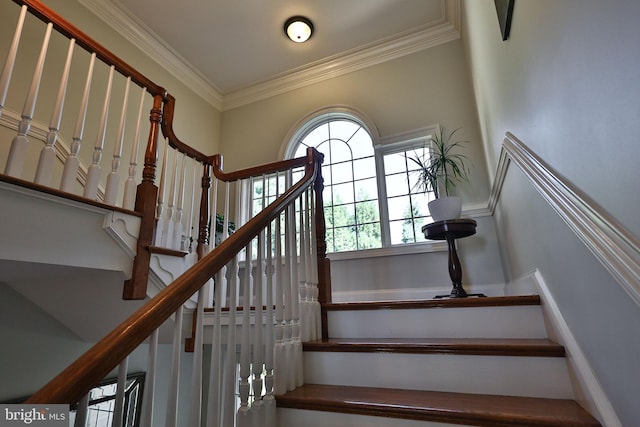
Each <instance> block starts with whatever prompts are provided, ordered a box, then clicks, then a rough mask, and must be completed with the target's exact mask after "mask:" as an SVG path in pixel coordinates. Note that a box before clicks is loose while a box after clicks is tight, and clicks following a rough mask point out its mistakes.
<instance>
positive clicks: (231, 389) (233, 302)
mask: <svg viewBox="0 0 640 427" xmlns="http://www.w3.org/2000/svg"><path fill="white" fill-rule="evenodd" d="M239 196H240V193H239V191H238V192H237V194H236V201H237V203H236V205H239V204H240V197H239ZM239 208H240V206H236V212H237V213H239V212H240V209H239ZM228 213H229V212H228V203H227V206H225V218H224V219H225V220H224V230H223V235H224V236H225V237H226V234H227V231H226V229H227V226H228V223H229V220H228V218H229V215H228ZM236 224H239V222H238V221H237V220H236ZM229 279H230V280H229V326H228V328H227V360H226V364H225V369H224V375H225V381H224V391H223V399H224V403H223V414H222V421H223V422H222V425H223V426H231V425H233V422H234V421H233V420H234V418H235V412H236V411H235V392H236V363H237V355H236V327H235V326H236V324H237V322H236V311H237V310H236V307H237V304H238V255H236V256H235V257H234V258H233V261H231V269H230V274H229Z"/></svg>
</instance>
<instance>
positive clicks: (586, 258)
mask: <svg viewBox="0 0 640 427" xmlns="http://www.w3.org/2000/svg"><path fill="white" fill-rule="evenodd" d="M639 16H640V3H638V2H636V1H621V0H619V1H614V2H600V1H593V0H565V1H562V2H556V1H546V0H540V1H529V2H527V1H516V3H515V9H514V16H513V23H512V29H511V37H510V39H509V40H508V41H506V42H502V41H501V37H500V34H499V27H498V22H497V18H496V13H495V8H494V4H493V2H492V1H490V0H480V1H479V0H472V1H466V2H464V8H463V22H464V25H463V32H464V36H463V37H464V41H465V45H466V46H467V48H468V57H469V64H470V66H471V72H472V76H473V85H474V91H475V95H476V100H477V105H478V114H479V122H480V124H481V128H482V130H481V132H482V135H483V140H484V143H485V147H486V155H487V159H488V163H489V170H490V171H492V172H493V171H494V170H495V167H496V164H497V159H498V155H499V152H500V146H501V142H502V139H503V136H504V134H505V132H506V131H510V132H512V133H513V134H514V135H515V136H516V137H517V138H519V139H520V140H521V141H523V142H524V143H525V144H526V145H527V146H529V147H530V148H531V149H532V150H533V151H534V152H536V153H537V154H538V155H539V156H540V157H541V158H542V159H543V160H544V161H546V162H547V163H549V164H550V165H551V167H552V168H554V169H556V170H557V171H558V172H559V174H561V175H562V176H564V177H565V178H567V179H568V180H569V181H570V182H571V183H572V184H573V185H575V186H577V187H578V188H579V189H580V190H582V191H583V192H584V193H586V194H587V195H588V196H589V197H590V198H591V199H593V201H594V202H595V203H596V204H599V205H600V206H603V207H604V209H605V210H606V211H608V212H609V213H610V214H611V217H612V218H613V219H614V220H617V221H619V222H620V223H621V224H622V225H623V226H625V227H626V228H627V229H628V230H629V231H631V232H632V233H633V234H635V235H636V236H638V235H640V221H639V220H638V208H639V207H640V193H638V191H635V187H636V186H637V182H638V179H639V178H640V169H639V168H638V167H637V158H638V148H637V142H636V140H637V135H638V134H639V133H640V122H638V120H637V118H638V115H639V113H640V104H639V103H638V99H639V98H640V86H639V85H638V84H637V78H638V75H640V51H639V50H638V49H637V48H636V47H635V43H636V40H638V39H639V38H640V28H639V27H638V25H637V18H638V17H639ZM496 222H497V230H498V233H499V239H500V243H501V248H502V254H503V261H504V264H505V266H506V271H507V274H508V276H509V277H508V278H509V279H514V278H518V277H520V276H522V275H524V274H526V273H528V272H530V271H531V270H532V269H534V268H538V269H539V270H540V271H541V273H542V275H543V276H544V277H545V279H546V281H547V284H548V286H549V289H550V292H551V293H552V295H553V297H554V299H555V300H556V302H557V304H558V306H559V308H560V310H561V311H562V314H563V316H564V318H565V319H566V321H567V323H568V325H569V327H570V328H571V330H572V332H573V334H574V335H575V337H576V339H577V341H578V343H579V345H580V346H581V348H582V349H583V351H584V352H585V354H586V357H587V359H588V361H589V363H590V364H591V365H592V367H593V369H594V371H595V373H596V375H597V377H598V379H599V381H600V382H601V384H602V386H603V388H604V390H605V392H606V393H607V395H608V397H609V399H610V400H611V402H612V404H613V407H614V409H615V411H616V412H617V414H618V417H619V418H620V421H621V423H622V425H625V426H627V425H629V426H631V425H635V424H637V420H638V419H640V408H639V407H638V405H637V399H636V398H635V396H636V395H637V392H638V384H639V383H640V364H639V363H638V357H637V355H638V354H640V309H639V308H638V306H637V305H636V304H634V303H633V302H632V301H631V300H630V299H629V297H628V296H627V294H626V293H625V292H624V291H622V290H621V288H620V286H619V285H618V284H617V283H616V282H615V281H614V280H613V278H612V277H611V276H610V275H609V274H608V273H607V272H606V271H605V270H604V268H603V267H602V266H601V265H600V264H598V262H597V260H596V259H595V258H594V257H593V256H592V255H591V254H590V253H589V252H588V250H586V249H585V247H584V246H583V245H582V244H581V243H580V242H579V241H578V239H577V238H576V237H575V236H574V235H573V234H572V233H571V232H570V231H569V229H568V227H567V226H566V225H565V224H564V223H563V222H562V221H561V220H560V219H559V218H558V216H557V215H556V214H555V213H554V211H553V210H552V209H551V208H550V207H549V206H548V205H547V204H546V202H544V201H543V199H542V198H541V197H539V195H538V194H537V193H536V192H535V191H534V190H533V188H532V187H531V184H530V183H529V182H528V181H527V179H526V178H525V177H524V176H523V175H522V173H521V172H520V171H519V170H517V168H515V167H510V168H509V171H508V174H507V178H506V182H505V187H504V189H503V192H502V197H501V199H500V201H499V204H498V209H497V212H496Z"/></svg>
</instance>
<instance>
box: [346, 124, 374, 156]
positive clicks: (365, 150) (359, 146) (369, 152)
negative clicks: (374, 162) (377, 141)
mask: <svg viewBox="0 0 640 427" xmlns="http://www.w3.org/2000/svg"><path fill="white" fill-rule="evenodd" d="M349 146H350V147H351V150H352V151H353V158H354V159H360V158H362V157H370V156H373V154H374V153H373V141H371V136H369V134H368V133H367V131H366V130H365V129H364V128H362V127H361V128H360V129H359V130H358V132H356V134H355V135H353V137H352V138H351V140H350V141H349Z"/></svg>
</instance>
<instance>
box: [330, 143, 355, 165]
mask: <svg viewBox="0 0 640 427" xmlns="http://www.w3.org/2000/svg"><path fill="white" fill-rule="evenodd" d="M330 145H331V163H332V164H335V163H339V162H347V161H351V159H352V156H351V148H349V146H348V145H347V144H346V143H345V142H343V141H341V140H338V139H331V141H330Z"/></svg>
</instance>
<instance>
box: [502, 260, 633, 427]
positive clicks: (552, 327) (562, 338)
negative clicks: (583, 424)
mask: <svg viewBox="0 0 640 427" xmlns="http://www.w3.org/2000/svg"><path fill="white" fill-rule="evenodd" d="M505 288H506V289H509V290H510V291H513V292H515V293H516V294H520V293H521V292H523V291H526V290H534V292H535V293H537V294H538V295H540V300H541V308H542V314H543V317H544V320H545V324H546V327H547V331H548V334H549V338H551V339H552V340H554V341H556V342H557V343H559V344H561V345H563V346H564V347H565V351H566V361H567V367H568V369H569V375H570V378H571V381H572V384H571V385H572V386H573V391H574V395H575V400H576V401H577V402H578V403H579V404H580V405H582V406H583V407H584V408H586V409H587V410H588V411H589V412H590V413H591V415H593V417H595V418H597V419H598V421H600V422H601V423H602V425H605V426H607V427H622V423H621V422H620V420H619V419H618V416H617V415H616V413H615V411H614V409H613V406H612V405H611V402H610V401H609V398H608V397H607V395H606V393H605V392H604V389H603V388H602V386H601V384H600V381H599V380H598V378H597V377H596V375H595V373H594V371H593V369H592V368H591V365H590V364H589V361H588V360H587V358H586V356H585V355H584V352H583V351H582V349H581V348H580V345H579V344H578V342H577V340H576V339H575V337H574V336H573V333H572V332H571V329H569V325H568V324H567V323H566V321H565V320H564V317H563V316H562V313H561V312H560V309H559V308H558V305H557V304H556V302H555V299H554V298H553V295H552V294H551V292H550V291H549V288H548V286H547V284H546V282H545V280H544V277H543V276H542V273H541V272H540V271H539V270H538V269H535V270H533V271H531V272H529V273H527V274H525V275H524V276H522V277H519V278H518V279H515V280H513V281H512V282H511V283H509V284H508V285H507V286H506V287H505Z"/></svg>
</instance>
